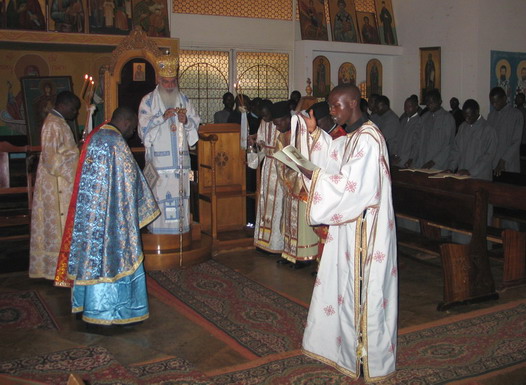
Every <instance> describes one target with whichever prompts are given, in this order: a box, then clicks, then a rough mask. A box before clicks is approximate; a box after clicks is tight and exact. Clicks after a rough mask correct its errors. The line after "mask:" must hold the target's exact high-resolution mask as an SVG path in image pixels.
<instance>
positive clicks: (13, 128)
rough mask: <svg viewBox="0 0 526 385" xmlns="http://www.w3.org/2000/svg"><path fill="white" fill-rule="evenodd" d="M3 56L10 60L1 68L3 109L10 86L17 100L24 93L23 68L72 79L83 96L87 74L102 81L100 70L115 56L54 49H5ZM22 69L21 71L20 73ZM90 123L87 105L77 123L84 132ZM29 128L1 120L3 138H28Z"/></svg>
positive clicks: (0, 95) (75, 90)
mask: <svg viewBox="0 0 526 385" xmlns="http://www.w3.org/2000/svg"><path fill="white" fill-rule="evenodd" d="M1 55H2V56H3V57H4V58H5V59H6V61H5V62H3V63H2V65H0V79H2V80H3V84H1V85H0V91H1V92H0V110H4V109H5V108H6V107H5V106H6V105H7V99H8V90H7V83H8V82H10V83H11V84H12V89H11V93H12V96H13V97H17V96H18V95H19V94H20V93H21V85H20V80H19V78H20V77H21V76H24V73H23V69H24V68H27V67H28V66H34V67H36V68H37V69H38V71H39V75H40V76H70V77H71V82H72V87H73V92H75V93H76V94H79V93H80V90H81V88H82V83H83V81H84V74H86V73H89V74H91V75H93V76H95V77H96V79H95V81H96V82H97V81H98V73H99V67H100V66H101V65H103V64H109V62H110V59H111V53H93V52H67V53H66V52H61V51H51V50H36V49H35V50H18V49H2V50H1ZM19 69H20V70H19ZM85 121H86V109H85V107H84V106H82V107H81V109H80V111H79V116H78V118H77V122H78V125H79V127H80V128H81V129H82V128H83V127H84V124H85ZM26 130H27V128H26V126H25V125H20V124H10V123H9V122H4V121H2V120H0V135H25V134H26V132H27V131H26Z"/></svg>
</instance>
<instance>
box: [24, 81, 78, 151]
mask: <svg viewBox="0 0 526 385" xmlns="http://www.w3.org/2000/svg"><path fill="white" fill-rule="evenodd" d="M20 83H21V86H22V95H23V99H24V107H25V114H26V125H27V136H28V143H29V145H30V146H40V134H41V132H42V124H43V123H44V119H45V118H46V116H47V114H48V113H49V112H50V111H51V109H53V107H54V106H55V99H56V97H57V94H58V93H60V92H62V91H72V90H73V89H72V86H71V77H70V76H46V77H23V78H21V79H20ZM68 124H69V125H70V127H71V130H72V131H73V135H74V137H75V141H78V136H79V135H78V132H79V130H78V126H77V122H76V121H74V122H68Z"/></svg>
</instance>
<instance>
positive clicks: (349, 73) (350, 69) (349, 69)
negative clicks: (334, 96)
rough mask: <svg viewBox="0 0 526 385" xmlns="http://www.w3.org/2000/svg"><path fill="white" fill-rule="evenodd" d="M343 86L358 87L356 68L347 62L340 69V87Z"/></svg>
mask: <svg viewBox="0 0 526 385" xmlns="http://www.w3.org/2000/svg"><path fill="white" fill-rule="evenodd" d="M342 84H352V85H353V86H355V85H356V67H355V66H354V64H352V63H349V62H345V63H342V65H341V66H340V68H339V69H338V85H342Z"/></svg>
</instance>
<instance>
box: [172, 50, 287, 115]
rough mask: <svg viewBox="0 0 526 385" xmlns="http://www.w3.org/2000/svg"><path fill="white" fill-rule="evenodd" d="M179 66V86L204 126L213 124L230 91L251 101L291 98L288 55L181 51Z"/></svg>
mask: <svg viewBox="0 0 526 385" xmlns="http://www.w3.org/2000/svg"><path fill="white" fill-rule="evenodd" d="M179 63H180V80H179V87H180V88H181V91H182V92H184V93H185V94H186V95H187V96H188V97H189V98H190V99H191V101H192V103H193V105H194V107H195V108H196V109H197V111H198V112H199V115H200V117H201V122H202V123H213V121H214V113H215V112H216V111H220V110H222V109H223V94H224V93H225V92H227V91H231V92H232V93H234V94H235V93H236V92H238V93H243V94H245V95H247V96H249V97H250V98H251V99H253V98H255V97H260V98H268V99H271V100H272V101H278V100H284V99H288V93H289V87H288V79H289V55H288V54H286V53H273V52H227V51H197V50H181V51H180V52H179ZM231 68H232V69H233V71H231ZM236 73H237V76H236V75H235V74H236Z"/></svg>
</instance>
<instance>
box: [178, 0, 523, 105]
mask: <svg viewBox="0 0 526 385" xmlns="http://www.w3.org/2000/svg"><path fill="white" fill-rule="evenodd" d="M284 1H285V0H284ZM293 4H295V1H294V2H293ZM393 6H394V13H395V20H396V28H397V34H398V41H399V44H400V45H401V46H402V48H400V49H399V50H398V51H397V52H395V53H394V54H393V53H392V52H391V51H389V52H388V54H387V55H386V56H377V55H375V54H374V53H370V52H369V53H368V52H359V53H358V54H356V52H354V53H353V52H352V49H350V50H349V53H347V54H346V53H342V52H334V50H332V49H331V46H332V45H334V44H335V43H334V42H327V43H321V42H320V43H319V44H318V46H319V45H321V46H322V48H321V49H320V50H319V49H318V46H317V47H316V48H315V51H316V52H314V51H311V49H312V47H307V48H305V46H304V45H301V44H300V45H298V44H295V40H300V37H299V36H300V32H299V22H297V21H295V20H294V21H282V20H266V19H246V18H238V17H224V16H202V15H183V14H172V15H171V21H170V23H171V24H170V27H171V33H172V36H173V37H177V38H179V39H180V40H179V41H180V45H181V48H186V49H211V50H214V49H227V50H228V49H242V50H257V51H259V50H261V51H277V52H289V53H291V67H290V68H291V71H290V72H291V76H290V85H291V89H295V88H296V89H299V90H300V91H301V92H302V93H303V92H304V90H305V86H306V84H305V79H304V77H305V76H304V74H305V73H308V74H309V76H312V75H311V74H310V73H311V68H312V59H314V57H315V55H317V54H322V53H323V45H324V44H327V47H329V48H328V49H329V52H327V53H326V56H327V57H328V58H329V59H330V60H331V62H333V66H332V68H331V79H332V82H333V83H334V84H336V83H337V70H338V67H339V65H340V64H341V63H342V62H343V61H351V62H353V63H354V64H355V66H356V68H357V70H358V81H363V80H365V64H366V63H367V61H368V60H369V59H370V58H372V57H377V58H378V59H380V60H381V61H382V63H383V64H384V93H385V94H386V95H387V96H388V97H389V98H390V99H391V106H392V108H393V110H394V111H395V112H397V113H401V112H402V106H403V102H404V100H405V98H406V97H407V96H409V95H410V94H413V93H416V94H418V90H419V87H420V51H419V48H420V47H435V46H439V47H441V53H442V87H441V88H442V98H443V100H444V107H445V108H446V109H449V99H450V98H451V97H452V96H456V97H458V98H459V99H460V100H461V102H463V101H464V100H466V99H468V98H475V99H476V100H477V101H478V102H479V103H480V105H481V110H482V111H481V112H482V113H483V114H484V115H486V114H487V112H488V110H489V102H488V94H489V84H490V77H489V76H490V68H489V67H490V51H491V50H502V51H512V52H526V35H525V33H524V20H526V0H498V1H495V0H393ZM343 44H345V43H343ZM349 46H352V44H350V45H349ZM362 46H364V45H362ZM337 51H339V50H337ZM380 54H382V51H381V49H380ZM309 61H310V62H309ZM298 71H300V72H299V74H298Z"/></svg>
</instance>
